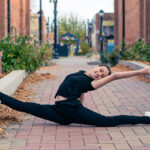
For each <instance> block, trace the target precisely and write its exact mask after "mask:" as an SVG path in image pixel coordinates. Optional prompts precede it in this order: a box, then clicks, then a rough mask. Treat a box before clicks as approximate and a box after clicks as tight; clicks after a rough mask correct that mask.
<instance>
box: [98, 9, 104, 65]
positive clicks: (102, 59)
mask: <svg viewBox="0 0 150 150" xmlns="http://www.w3.org/2000/svg"><path fill="white" fill-rule="evenodd" d="M99 16H100V37H99V40H100V60H101V63H104V53H103V35H102V32H103V17H104V11H103V10H102V9H101V10H100V11H99Z"/></svg>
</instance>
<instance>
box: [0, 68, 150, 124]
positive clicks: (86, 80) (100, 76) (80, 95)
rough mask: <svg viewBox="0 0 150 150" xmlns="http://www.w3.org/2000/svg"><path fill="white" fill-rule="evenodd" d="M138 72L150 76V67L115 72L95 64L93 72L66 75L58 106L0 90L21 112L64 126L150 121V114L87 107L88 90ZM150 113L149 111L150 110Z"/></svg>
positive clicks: (2, 97) (6, 101) (8, 103)
mask: <svg viewBox="0 0 150 150" xmlns="http://www.w3.org/2000/svg"><path fill="white" fill-rule="evenodd" d="M137 75H150V68H146V69H141V70H136V71H126V72H117V73H114V74H111V70H110V68H109V67H108V66H106V65H99V66H98V65H97V66H94V67H93V68H92V69H91V70H89V71H83V70H80V71H79V72H76V73H72V74H69V75H67V76H66V78H65V79H64V81H63V82H62V84H61V85H60V87H59V88H58V91H57V93H56V95H55V98H56V102H55V104H54V105H40V104H36V103H32V102H21V101H18V100H16V99H14V98H12V97H9V96H7V95H5V94H3V93H1V92H0V100H1V103H2V104H4V105H6V106H8V107H10V108H13V109H15V110H17V111H21V112H25V113H29V114H32V115H34V116H37V117H40V118H43V119H46V120H50V121H53V122H56V123H59V124H62V125H69V124H71V123H79V124H87V125H94V126H100V127H113V126H118V125H124V124H132V125H134V124H139V123H142V124H150V117H149V116H129V115H118V116H104V115H101V114H99V113H96V112H94V111H91V110H89V109H87V108H86V107H84V106H83V100H84V93H86V92H88V91H92V90H96V89H98V88H100V87H102V86H104V85H105V84H108V83H110V82H112V81H114V80H118V79H122V78H128V77H132V76H137ZM147 114H148V113H147Z"/></svg>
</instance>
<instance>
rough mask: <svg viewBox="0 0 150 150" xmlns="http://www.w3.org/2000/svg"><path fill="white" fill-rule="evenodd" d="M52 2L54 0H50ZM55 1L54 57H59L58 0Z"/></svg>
mask: <svg viewBox="0 0 150 150" xmlns="http://www.w3.org/2000/svg"><path fill="white" fill-rule="evenodd" d="M50 2H52V0H50ZM53 2H54V47H53V49H54V54H53V58H54V59H58V58H59V55H58V49H57V0H53Z"/></svg>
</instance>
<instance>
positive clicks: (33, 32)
mask: <svg viewBox="0 0 150 150" xmlns="http://www.w3.org/2000/svg"><path fill="white" fill-rule="evenodd" d="M30 16H31V17H30V36H31V37H32V38H34V40H36V41H39V15H38V14H37V13H31V14H30ZM47 37H48V35H47V26H46V19H45V17H44V13H43V12H42V41H43V42H47Z"/></svg>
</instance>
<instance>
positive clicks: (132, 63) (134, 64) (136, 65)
mask: <svg viewBox="0 0 150 150" xmlns="http://www.w3.org/2000/svg"><path fill="white" fill-rule="evenodd" d="M119 64H122V65H125V66H127V67H129V68H131V69H133V70H139V69H143V68H150V65H146V64H142V63H139V62H135V61H124V60H120V61H119ZM145 77H147V78H149V79H150V76H148V75H145Z"/></svg>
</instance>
